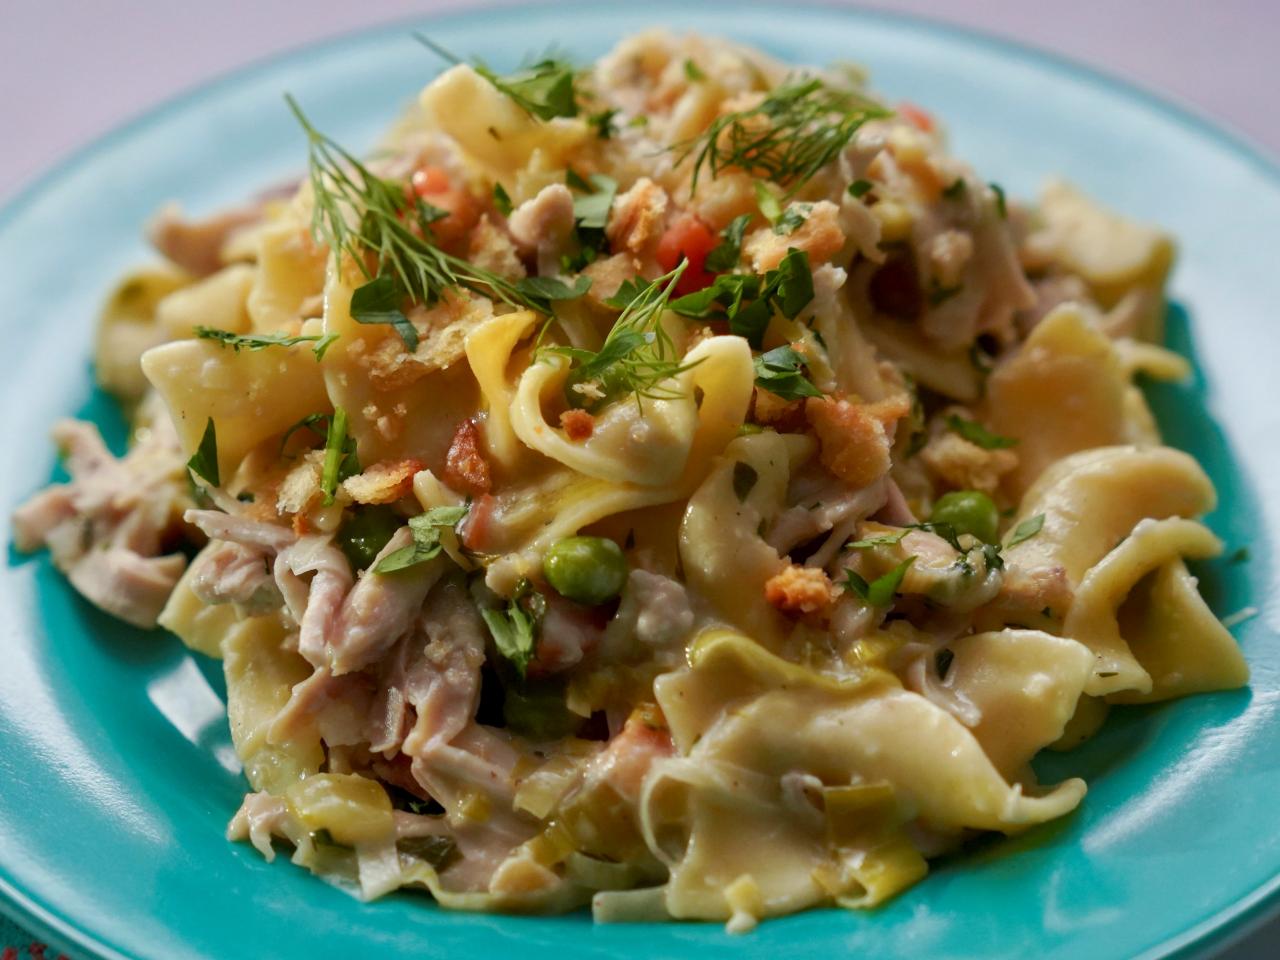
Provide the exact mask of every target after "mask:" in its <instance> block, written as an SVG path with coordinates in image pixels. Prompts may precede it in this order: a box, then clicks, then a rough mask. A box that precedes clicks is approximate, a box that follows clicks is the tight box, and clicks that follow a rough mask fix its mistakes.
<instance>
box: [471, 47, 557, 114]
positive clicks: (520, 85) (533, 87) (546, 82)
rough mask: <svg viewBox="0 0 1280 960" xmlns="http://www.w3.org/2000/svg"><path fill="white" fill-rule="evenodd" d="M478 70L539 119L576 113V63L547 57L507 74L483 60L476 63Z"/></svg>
mask: <svg viewBox="0 0 1280 960" xmlns="http://www.w3.org/2000/svg"><path fill="white" fill-rule="evenodd" d="M473 66H474V67H475V71H476V73H478V74H480V76H482V77H484V78H485V79H486V80H488V81H489V82H490V83H491V84H493V86H494V89H496V90H498V91H499V92H501V93H505V94H506V95H507V96H508V97H510V98H511V99H512V100H514V101H515V103H516V105H517V106H518V107H520V109H521V110H523V111H525V113H528V114H529V115H530V116H534V117H537V118H538V119H539V120H551V119H553V118H555V117H576V116H577V115H578V100H577V97H576V95H575V92H574V89H573V77H574V68H573V64H571V63H566V62H565V61H564V60H557V59H555V58H554V57H548V58H546V59H544V60H539V61H538V62H537V63H535V64H533V65H532V66H529V67H525V68H523V69H521V70H517V71H516V72H515V73H511V74H508V75H506V76H505V77H504V76H501V75H499V74H496V73H494V72H493V71H492V70H490V69H489V68H488V67H487V66H485V65H484V64H483V63H481V62H479V61H476V63H474V64H473Z"/></svg>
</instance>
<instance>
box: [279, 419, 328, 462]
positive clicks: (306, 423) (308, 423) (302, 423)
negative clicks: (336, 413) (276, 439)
mask: <svg viewBox="0 0 1280 960" xmlns="http://www.w3.org/2000/svg"><path fill="white" fill-rule="evenodd" d="M332 419H333V418H332V417H331V416H330V415H329V414H327V413H308V414H307V415H306V416H305V417H303V418H302V419H301V420H299V421H298V422H297V423H295V424H294V425H293V426H292V427H290V428H289V429H288V430H286V431H285V432H284V436H283V437H281V438H280V452H281V453H284V448H285V447H286V446H287V445H288V443H289V438H290V437H292V436H293V435H294V433H295V432H297V431H298V430H301V429H302V428H303V427H306V428H308V429H310V430H312V431H313V432H314V433H316V434H319V435H320V436H321V437H323V436H325V435H326V434H325V433H323V432H321V431H320V430H319V429H317V427H318V425H319V424H322V423H323V424H325V425H326V429H327V426H328V423H329V421H330V420H332Z"/></svg>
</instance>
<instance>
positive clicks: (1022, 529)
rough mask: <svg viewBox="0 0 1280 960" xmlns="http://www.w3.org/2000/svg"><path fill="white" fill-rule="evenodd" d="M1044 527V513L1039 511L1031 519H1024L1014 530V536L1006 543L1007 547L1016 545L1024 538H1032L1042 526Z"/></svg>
mask: <svg viewBox="0 0 1280 960" xmlns="http://www.w3.org/2000/svg"><path fill="white" fill-rule="evenodd" d="M1042 527H1044V514H1043V513H1037V514H1036V515H1035V516H1034V517H1031V518H1030V519H1027V520H1023V521H1022V522H1021V523H1020V524H1018V525H1017V526H1016V527H1015V528H1014V530H1013V536H1012V537H1010V538H1009V542H1008V543H1007V544H1005V546H1007V547H1016V546H1017V545H1018V544H1020V543H1022V542H1023V541H1024V540H1030V539H1031V538H1032V537H1034V536H1035V535H1036V534H1037V533H1039V532H1040V530H1041V528H1042Z"/></svg>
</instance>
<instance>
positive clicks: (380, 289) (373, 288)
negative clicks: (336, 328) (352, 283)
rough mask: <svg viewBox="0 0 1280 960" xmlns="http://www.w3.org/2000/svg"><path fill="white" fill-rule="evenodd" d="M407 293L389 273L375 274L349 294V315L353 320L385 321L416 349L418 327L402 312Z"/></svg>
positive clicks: (405, 343)
mask: <svg viewBox="0 0 1280 960" xmlns="http://www.w3.org/2000/svg"><path fill="white" fill-rule="evenodd" d="M406 297H407V295H406V293H405V291H404V288H403V287H402V286H400V284H398V283H397V282H396V279H395V277H393V276H392V275H391V274H388V273H384V274H382V275H381V276H378V277H375V278H374V279H373V280H370V281H369V282H368V283H366V284H364V286H361V287H357V288H356V290H355V291H354V292H353V293H352V294H351V319H352V320H354V321H355V322H356V323H386V324H389V325H390V326H391V327H392V329H394V330H395V331H396V333H398V334H400V339H401V340H403V341H404V345H405V346H406V347H408V348H409V349H410V350H417V349H418V331H417V329H416V328H415V327H414V325H413V324H412V323H411V322H410V321H409V318H408V317H407V316H405V313H404V310H403V307H404V301H405V299H406Z"/></svg>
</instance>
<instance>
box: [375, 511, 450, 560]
mask: <svg viewBox="0 0 1280 960" xmlns="http://www.w3.org/2000/svg"><path fill="white" fill-rule="evenodd" d="M467 509H468V508H467V507H465V506H463V507H432V508H431V509H430V510H428V511H427V512H426V513H420V514H418V515H417V516H416V517H412V518H410V520H409V529H410V530H411V531H412V533H413V543H411V544H409V545H408V546H406V547H401V548H400V549H399V550H396V551H395V552H394V553H390V554H388V555H387V556H385V557H383V558H382V559H381V560H380V561H378V565H377V566H376V567H374V568H373V572H374V573H393V572H395V571H396V570H407V569H409V568H410V567H416V566H417V565H418V564H420V563H425V562H426V561H428V560H432V559H434V558H435V557H437V556H439V555H440V551H441V550H442V549H444V548H443V546H442V545H441V543H440V531H441V530H442V529H443V528H445V527H456V526H457V525H458V524H459V523H461V522H462V518H463V517H465V516H466V515H467Z"/></svg>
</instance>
